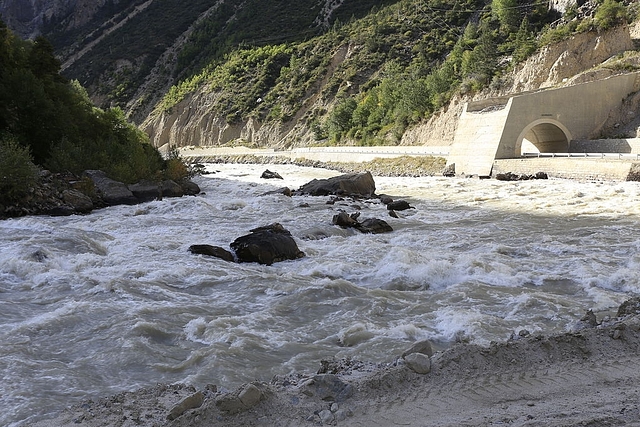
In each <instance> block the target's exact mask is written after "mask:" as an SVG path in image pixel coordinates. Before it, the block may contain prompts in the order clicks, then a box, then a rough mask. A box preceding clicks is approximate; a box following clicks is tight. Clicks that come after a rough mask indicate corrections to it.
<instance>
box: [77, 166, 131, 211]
mask: <svg viewBox="0 0 640 427" xmlns="http://www.w3.org/2000/svg"><path fill="white" fill-rule="evenodd" d="M84 173H85V175H87V176H88V177H89V178H90V179H91V181H93V185H95V187H96V189H97V190H98V194H99V195H100V197H101V198H102V200H103V201H104V202H105V203H106V204H107V205H135V204H137V203H139V200H138V199H137V198H136V196H134V195H133V193H132V192H131V190H129V189H128V188H127V186H126V185H125V184H123V183H122V182H119V181H116V180H113V179H111V178H109V177H108V176H107V174H106V173H104V172H102V171H100V170H88V171H85V172H84Z"/></svg>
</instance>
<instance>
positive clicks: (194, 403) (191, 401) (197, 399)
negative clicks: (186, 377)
mask: <svg viewBox="0 0 640 427" xmlns="http://www.w3.org/2000/svg"><path fill="white" fill-rule="evenodd" d="M203 402H204V394H203V393H202V392H201V391H199V392H197V393H194V394H192V395H191V396H188V397H186V398H184V399H183V400H182V401H181V402H180V403H178V404H177V405H176V406H174V407H173V408H171V411H170V412H169V415H167V419H168V420H175V419H176V418H178V417H179V416H180V415H182V414H184V413H185V412H187V411H188V410H189V409H195V408H199V407H200V406H202V403H203Z"/></svg>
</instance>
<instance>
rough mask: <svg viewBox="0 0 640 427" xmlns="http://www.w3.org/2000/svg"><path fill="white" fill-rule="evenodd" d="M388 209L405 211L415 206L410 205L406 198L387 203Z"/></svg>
mask: <svg viewBox="0 0 640 427" xmlns="http://www.w3.org/2000/svg"><path fill="white" fill-rule="evenodd" d="M387 209H388V210H390V211H404V210H407V209H415V208H414V207H413V206H410V205H409V202H407V201H405V200H395V201H393V202H391V203H389V204H387Z"/></svg>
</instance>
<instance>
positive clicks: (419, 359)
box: [404, 353, 431, 374]
mask: <svg viewBox="0 0 640 427" xmlns="http://www.w3.org/2000/svg"><path fill="white" fill-rule="evenodd" d="M404 361H405V363H406V364H407V366H408V367H409V368H410V369H411V370H412V371H414V372H416V373H418V374H428V373H429V372H431V359H430V358H429V356H427V355H426V354H422V353H411V354H408V355H407V356H405V357H404Z"/></svg>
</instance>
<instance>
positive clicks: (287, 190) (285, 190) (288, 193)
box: [262, 187, 293, 197]
mask: <svg viewBox="0 0 640 427" xmlns="http://www.w3.org/2000/svg"><path fill="white" fill-rule="evenodd" d="M270 194H284V195H285V196H287V197H291V196H292V195H293V192H292V191H291V189H290V188H289V187H282V188H278V189H277V190H271V191H267V192H266V193H262V195H263V196H268V195H270Z"/></svg>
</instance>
